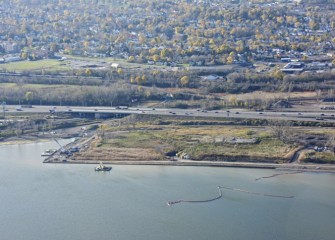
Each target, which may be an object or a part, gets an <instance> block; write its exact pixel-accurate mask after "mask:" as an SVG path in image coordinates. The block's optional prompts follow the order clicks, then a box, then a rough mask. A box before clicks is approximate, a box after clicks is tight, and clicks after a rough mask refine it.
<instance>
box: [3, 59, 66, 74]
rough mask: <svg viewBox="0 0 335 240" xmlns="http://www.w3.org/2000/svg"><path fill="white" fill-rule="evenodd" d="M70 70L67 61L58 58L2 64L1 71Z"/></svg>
mask: <svg viewBox="0 0 335 240" xmlns="http://www.w3.org/2000/svg"><path fill="white" fill-rule="evenodd" d="M43 69H44V70H48V71H68V70H70V67H69V66H67V64H66V63H65V62H60V61H58V60H56V59H45V60H39V61H19V62H11V63H5V64H1V65H0V71H9V72H22V71H28V70H30V71H32V70H43Z"/></svg>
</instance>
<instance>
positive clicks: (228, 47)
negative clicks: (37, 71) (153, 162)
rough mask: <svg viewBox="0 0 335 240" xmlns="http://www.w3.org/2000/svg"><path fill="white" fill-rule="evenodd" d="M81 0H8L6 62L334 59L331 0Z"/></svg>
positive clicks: (0, 39)
mask: <svg viewBox="0 0 335 240" xmlns="http://www.w3.org/2000/svg"><path fill="white" fill-rule="evenodd" d="M77 2H78V1H62V0H59V1H45V0H31V1H22V0H16V1H11V0H4V1H3V3H2V6H1V7H0V13H1V15H2V16H3V21H2V22H1V23H0V27H1V29H2V31H1V33H0V59H1V61H0V62H11V61H16V60H18V58H20V59H22V60H24V59H29V60H38V59H43V58H53V57H55V56H58V55H59V54H69V55H76V56H87V57H97V58H105V57H115V58H119V59H125V60H127V61H129V62H136V63H140V64H151V65H152V64H158V65H171V66H176V65H177V64H189V65H190V66H216V65H226V64H234V63H235V64H236V63H237V64H241V65H247V64H252V63H254V62H257V61H265V62H277V61H278V62H280V61H281V59H285V58H287V59H288V58H290V59H298V60H299V61H303V62H306V61H307V62H310V61H312V62H318V61H320V62H323V63H326V64H329V63H331V62H332V61H333V58H334V57H333V56H334V53H335V34H334V29H335V20H334V18H335V17H334V14H333V12H334V10H335V9H334V8H335V7H334V4H331V3H332V1H329V3H327V1H322V4H319V5H315V4H314V3H313V1H296V0H282V1H277V2H272V1H259V0H254V1H244V0H237V1H218V0H213V1H193V0H187V1H181V0H174V1H162V2H156V1H134V2H128V1H123V0H118V1H117V0H114V1H112V0H110V1H108V0H105V1H103V0H97V1H95V2H96V4H95V5H94V7H92V5H90V7H88V6H89V5H88V1H79V4H78V3H77ZM18 3H19V4H18ZM28 4H32V5H28ZM28 6H29V7H28ZM31 6H33V7H31Z"/></svg>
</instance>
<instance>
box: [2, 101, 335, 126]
mask: <svg viewBox="0 0 335 240" xmlns="http://www.w3.org/2000/svg"><path fill="white" fill-rule="evenodd" d="M50 110H52V111H55V113H101V114H103V113H120V114H145V115H168V116H184V117H207V118H232V119H236V118H239V119H268V120H286V121H287V120H290V121H311V122H332V123H333V122H335V111H322V110H320V111H310V112H292V111H280V112H279V111H264V112H256V111H249V110H246V109H229V110H217V111H216V110H213V111H207V110H201V109H176V108H147V107H137V108H136V107H129V108H122V107H121V108H118V107H81V106H77V107H74V106H72V107H67V106H57V107H54V106H39V105H34V106H32V107H31V108H22V107H20V106H17V105H6V112H8V113H13V112H22V113H23V112H26V113H50Z"/></svg>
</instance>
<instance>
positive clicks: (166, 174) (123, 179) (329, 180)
mask: <svg viewBox="0 0 335 240" xmlns="http://www.w3.org/2000/svg"><path fill="white" fill-rule="evenodd" d="M56 147H57V145H56V144H55V143H53V142H50V143H34V144H21V145H6V146H0V213H1V218H0V233H1V237H0V239H1V240H21V239H22V240H39V239H43V240H45V239H48V240H64V239H66V240H77V239H78V240H86V239H87V240H91V239H100V240H105V239H106V240H107V239H115V240H129V239H137V240H141V239H143V240H144V239H145V240H156V239H159V240H171V239H176V240H179V239H183V240H188V239H192V240H197V239H199V240H203V239H234V240H235V239H236V240H238V239H241V240H242V239H243V240H245V239H257V240H263V239H264V240H269V239H280V240H284V239H290V240H291V239H295V240H300V239H301V240H309V239H310V240H315V239H318V240H323V239H324V240H333V239H334V237H335V227H334V226H335V225H334V220H335V184H334V183H335V175H334V174H316V173H300V174H290V175H281V176H277V177H274V178H267V179H262V180H259V181H255V178H258V177H262V176H269V175H272V174H274V173H278V172H276V171H274V170H256V169H241V168H214V167H168V166H118V165H115V166H113V169H112V171H111V172H107V173H103V172H95V171H94V167H95V166H94V165H71V164H43V163H42V161H43V159H42V157H40V154H41V152H43V151H44V150H46V149H49V148H56ZM220 185H221V186H227V187H233V188H241V189H247V190H249V191H253V192H260V193H265V194H274V195H287V196H289V195H293V196H295V197H294V198H292V199H283V198H271V197H264V196H258V195H251V194H246V193H242V192H235V191H229V190H223V197H222V198H220V199H218V200H216V201H213V202H209V203H180V204H175V205H173V206H170V207H169V206H167V204H166V202H167V201H171V200H177V199H185V200H202V199H209V198H213V197H216V196H217V195H218V190H217V186H220Z"/></svg>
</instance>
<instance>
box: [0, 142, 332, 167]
mask: <svg viewBox="0 0 335 240" xmlns="http://www.w3.org/2000/svg"><path fill="white" fill-rule="evenodd" d="M52 139H53V138H52V137H50V138H37V137H26V138H22V137H14V138H12V139H7V140H6V141H4V142H0V146H1V145H3V146H6V145H16V144H30V143H43V142H49V141H52ZM70 144H71V143H70ZM72 144H73V142H72ZM99 162H100V161H85V160H70V159H65V160H64V161H62V160H55V159H53V158H52V156H50V157H47V158H45V159H44V160H43V163H51V164H52V163H53V164H99ZM103 163H104V164H108V165H142V166H145V165H146V166H193V167H230V168H252V169H275V170H284V171H297V170H300V171H306V172H320V173H321V172H323V173H325V172H329V173H335V165H330V164H317V163H305V164H304V163H298V164H297V163H261V162H241V161H238V162H227V161H226V162H224V161H195V160H183V159H176V160H150V161H132V160H126V159H125V160H123V161H113V160H110V161H103Z"/></svg>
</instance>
